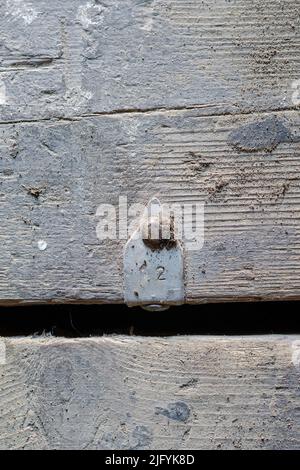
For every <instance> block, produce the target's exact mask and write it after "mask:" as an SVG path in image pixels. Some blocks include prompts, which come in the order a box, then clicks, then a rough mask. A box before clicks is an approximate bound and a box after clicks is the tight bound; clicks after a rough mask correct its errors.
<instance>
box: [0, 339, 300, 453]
mask: <svg viewBox="0 0 300 470" xmlns="http://www.w3.org/2000/svg"><path fill="white" fill-rule="evenodd" d="M3 341H5V344H6V364H2V365H0V409H1V413H0V448H1V449H109V450H113V449H131V450H137V449H299V447H300V427H299V423H300V419H299V418H300V416H299V410H300V397H299V379H300V337H299V336H290V337H281V336H261V337H255V336H254V337H243V338H242V337H227V338H224V337H197V336H195V337H190V336H188V337H181V338H178V337H171V338H148V339H146V338H140V337H131V338H130V337H118V336H112V337H104V338H89V339H59V338H51V337H44V338H37V337H36V338H11V339H8V338H5V340H3V339H2V340H1V342H0V343H1V351H2V356H1V358H2V359H3ZM2 362H4V361H2Z"/></svg>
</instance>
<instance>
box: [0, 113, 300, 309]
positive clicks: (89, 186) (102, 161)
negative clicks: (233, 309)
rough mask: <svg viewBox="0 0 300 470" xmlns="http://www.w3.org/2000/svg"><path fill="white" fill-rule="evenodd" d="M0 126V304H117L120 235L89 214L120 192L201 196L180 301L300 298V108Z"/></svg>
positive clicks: (136, 198)
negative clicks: (195, 243)
mask: <svg viewBox="0 0 300 470" xmlns="http://www.w3.org/2000/svg"><path fill="white" fill-rule="evenodd" d="M266 129H267V131H266ZM0 132H1V149H0V152H1V157H2V158H1V161H0V165H1V186H0V197H1V205H0V219H1V220H2V221H3V222H2V226H1V233H0V240H1V248H0V249H1V265H0V298H1V301H2V302H3V303H5V302H6V301H9V300H13V301H22V300H25V301H27V300H28V301H32V300H33V301H35V300H44V301H61V300H66V299H70V300H74V301H90V300H93V301H99V302H101V301H107V302H111V301H122V299H123V279H122V251H123V246H124V242H125V241H124V240H116V241H107V240H106V241H99V240H98V239H97V236H96V226H97V223H98V222H99V218H97V217H96V211H97V207H98V206H99V204H100V203H107V202H110V203H113V204H116V205H117V204H118V198H119V196H120V195H124V194H125V195H127V196H128V203H129V204H132V203H137V202H139V203H147V202H148V200H149V199H150V197H151V195H154V194H156V195H158V196H159V197H160V199H161V200H162V201H163V202H171V203H173V202H181V203H182V202H190V203H193V202H197V201H198V202H201V201H203V202H205V243H204V247H203V249H202V250H200V251H186V253H185V261H186V293H187V301H188V302H201V301H209V300H216V299H225V300H228V299H237V298H240V299H254V298H264V299H271V298H281V299H283V298H295V297H298V296H299V293H300V284H299V282H300V281H299V267H300V264H299V260H300V257H299V247H300V246H299V215H300V214H299V207H300V206H299V177H300V164H299V113H298V112H291V111H290V112H280V113H279V112H278V113H260V114H253V113H251V115H237V116H231V115H226V116H219V115H217V116H203V115H202V111H201V110H189V111H185V112H183V111H179V112H170V111H167V112H156V113H149V114H147V113H143V114H139V113H129V114H126V115H122V116H119V115H115V116H106V117H104V116H102V117H101V118H99V117H93V118H82V119H78V120H77V121H76V122H66V121H60V122H51V123H49V122H46V123H26V124H24V123H20V124H13V125H12V124H10V125H8V124H6V125H4V126H2V127H1V129H0ZM271 147H272V150H271ZM11 152H13V156H12V155H11ZM15 154H16V155H15ZM37 189H38V191H39V195H38V197H37V196H36V195H35V194H32V191H35V190H37ZM39 240H44V241H46V243H47V249H46V250H45V251H40V250H39V249H38V242H39Z"/></svg>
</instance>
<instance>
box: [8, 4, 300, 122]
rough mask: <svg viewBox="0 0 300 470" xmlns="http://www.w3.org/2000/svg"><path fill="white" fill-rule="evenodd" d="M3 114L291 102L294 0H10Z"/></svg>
mask: <svg viewBox="0 0 300 470" xmlns="http://www.w3.org/2000/svg"><path fill="white" fill-rule="evenodd" d="M0 8H1V15H0V28H1V48H0V74H1V82H0V85H1V86H0V91H1V93H0V95H1V96H0V102H1V117H0V120H2V121H3V120H5V121H6V120H20V119H29V120H31V119H34V120H36V119H41V118H43V119H48V118H51V117H53V116H78V115H79V116H80V115H82V114H83V113H88V114H89V113H92V114H93V113H102V112H112V111H116V110H124V109H149V108H151V109H152V108H161V107H163V108H165V107H167V108H180V107H183V108H185V107H194V106H199V105H202V106H206V107H207V112H210V111H213V110H214V109H221V110H231V111H233V110H235V111H245V110H256V111H258V110H263V111H268V110H274V109H284V108H291V107H294V104H293V103H292V94H293V89H292V81H293V80H297V79H299V59H300V47H299V45H300V44H299V1H298V0H285V1H282V0H253V1H251V2H249V1H247V0H232V1H230V2H228V1H225V0H214V1H210V2H199V1H198V0H189V1H181V0H166V1H164V2H161V1H157V0H105V1H101V2H99V1H97V2H96V1H94V0H91V1H87V0H67V1H64V2H61V1H60V0H53V1H51V3H49V2H48V1H47V0H31V1H30V2H29V1H25V0H24V1H22V2H20V1H19V0H6V1H4V0H3V1H1V3H0Z"/></svg>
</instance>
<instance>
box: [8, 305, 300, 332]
mask: <svg viewBox="0 0 300 470" xmlns="http://www.w3.org/2000/svg"><path fill="white" fill-rule="evenodd" d="M299 307H300V302H299V301H298V302H296V301H293V302H259V303H225V304H224V303H222V304H207V305H197V306H196V305H184V306H181V307H173V308H170V309H169V310H168V311H165V312H160V313H158V312H155V313H150V312H146V311H144V310H142V309H140V308H128V307H126V306H124V305H34V306H26V307H24V306H22V307H21V306H20V307H0V336H28V335H41V334H51V335H53V336H64V337H71V338H76V337H89V336H101V335H106V334H124V335H141V336H174V335H257V334H272V333H274V334H299V333H300V321H299Z"/></svg>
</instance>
